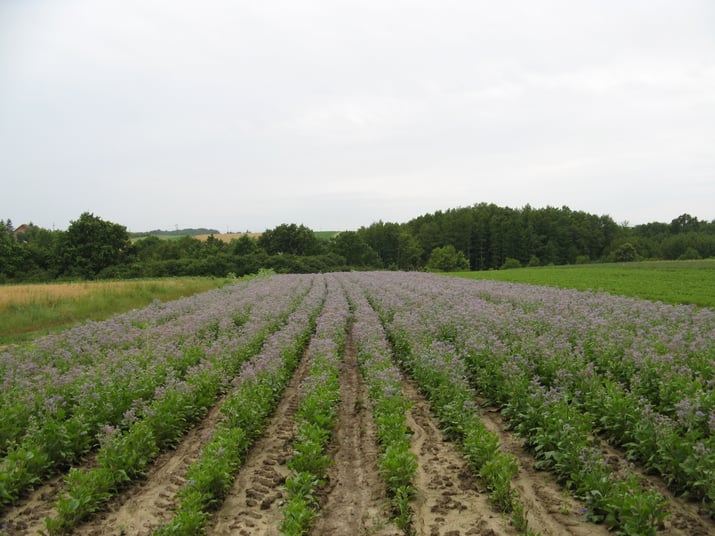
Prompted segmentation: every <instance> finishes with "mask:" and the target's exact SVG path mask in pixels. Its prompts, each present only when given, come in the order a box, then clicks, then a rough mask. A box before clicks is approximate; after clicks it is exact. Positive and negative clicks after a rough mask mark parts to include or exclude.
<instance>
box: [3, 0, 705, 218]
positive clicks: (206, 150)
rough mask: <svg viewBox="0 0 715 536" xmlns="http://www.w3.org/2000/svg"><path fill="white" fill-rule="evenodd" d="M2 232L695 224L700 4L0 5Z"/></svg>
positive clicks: (392, 0)
mask: <svg viewBox="0 0 715 536" xmlns="http://www.w3.org/2000/svg"><path fill="white" fill-rule="evenodd" d="M0 183H1V186H0V219H7V218H10V219H12V221H13V223H14V224H15V225H19V224H20V223H25V222H29V221H32V222H34V223H35V224H37V225H40V226H42V227H46V228H52V227H53V226H54V227H55V228H57V229H65V228H66V227H67V225H68V224H69V222H70V221H72V220H76V219H77V218H78V217H79V216H80V214H81V213H82V212H85V211H87V212H92V213H94V214H95V215H97V216H99V217H101V218H103V219H106V220H110V221H112V222H115V223H121V224H122V225H126V226H127V228H128V229H129V230H130V231H146V230H150V229H156V228H160V229H173V228H174V227H175V226H178V227H179V228H182V227H212V228H216V229H218V230H220V231H222V232H224V231H226V230H231V231H246V230H251V231H262V230H265V229H266V228H272V227H275V226H276V225H278V224H280V223H299V224H300V223H302V224H305V225H307V226H309V227H311V228H313V229H315V230H344V229H357V228H358V227H360V226H363V225H365V226H367V225H370V224H371V223H373V222H375V221H377V220H379V219H381V220H383V221H395V222H404V221H408V220H409V219H411V218H413V217H416V216H419V215H421V214H425V213H428V212H434V211H436V210H441V209H447V208H454V207H459V206H469V205H473V204H475V203H480V202H487V203H495V204H497V205H500V206H510V207H514V208H519V207H522V206H524V205H525V204H527V203H528V204H530V205H531V206H532V207H535V208H540V207H545V206H547V205H550V206H557V207H560V206H563V205H566V206H568V207H570V208H571V209H573V210H583V211H586V212H590V213H595V214H599V215H601V214H607V215H610V216H611V217H612V218H613V219H614V220H616V221H617V222H619V223H621V222H624V221H628V222H630V224H631V225H634V224H638V223H646V222H650V221H662V222H669V221H670V220H672V219H673V218H675V217H677V216H678V215H680V214H682V213H685V212H688V213H690V214H691V215H694V216H696V217H698V218H699V219H701V220H708V221H710V220H713V219H715V2H713V1H712V0H701V1H697V0H671V1H659V0H642V1H633V0H611V1H609V0H593V1H579V0H562V1H559V0H549V1H543V0H539V1H536V0H523V1H516V0H514V1H505V0H499V1H494V0H489V1H487V0H439V1H437V0H434V1H418V0H410V1H408V0H355V1H352V0H322V1H318V0H313V1H301V0H279V1H276V0H207V1H204V2H195V1H194V2H189V1H186V0H166V1H158V0H154V1H152V0H0Z"/></svg>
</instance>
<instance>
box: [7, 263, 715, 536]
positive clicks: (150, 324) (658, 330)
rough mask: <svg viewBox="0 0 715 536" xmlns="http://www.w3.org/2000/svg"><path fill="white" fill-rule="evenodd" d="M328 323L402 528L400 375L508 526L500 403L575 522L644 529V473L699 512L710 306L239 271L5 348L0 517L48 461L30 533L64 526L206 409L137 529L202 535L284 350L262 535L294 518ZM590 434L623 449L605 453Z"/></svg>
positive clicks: (303, 487) (311, 513)
mask: <svg viewBox="0 0 715 536" xmlns="http://www.w3.org/2000/svg"><path fill="white" fill-rule="evenodd" d="M348 333H350V336H352V338H353V341H354V344H355V347H356V348H357V352H358V361H359V364H360V369H361V373H362V374H363V378H364V382H365V385H366V387H367V391H368V395H369V399H370V404H371V410H372V415H373V419H374V422H375V426H376V429H377V436H378V443H379V451H380V455H379V457H378V470H379V473H380V475H381V477H382V478H383V480H384V482H385V488H386V490H387V493H388V495H389V497H390V500H391V505H392V515H393V517H394V519H395V521H396V523H397V525H398V526H399V527H400V528H402V529H403V530H404V531H405V533H407V534H409V533H410V532H411V530H412V528H411V527H412V516H413V511H412V507H411V501H412V500H413V499H414V497H415V494H416V493H417V492H418V490H415V489H414V486H413V480H414V475H415V470H416V464H417V461H416V457H415V454H414V453H413V452H412V450H411V449H410V430H409V428H408V426H407V424H406V411H408V409H409V403H408V402H407V400H406V399H405V397H404V396H403V393H402V385H403V382H404V378H403V376H404V375H407V376H409V377H410V378H411V379H412V380H413V381H414V382H415V384H416V385H417V386H418V387H419V389H420V390H421V392H422V393H423V394H424V396H425V397H426V398H427V399H428V400H429V403H430V405H431V407H432V411H433V413H434V415H435V416H436V418H437V419H438V420H439V422H440V425H441V427H442V429H443V431H444V434H445V437H446V438H447V439H448V440H450V441H453V442H454V443H455V445H457V447H458V448H459V450H460V451H461V453H462V455H463V456H464V458H465V459H466V460H467V461H468V463H469V465H470V467H471V468H472V470H473V472H474V474H475V475H477V476H478V477H479V478H480V482H481V483H482V484H481V485H482V486H483V487H484V488H486V489H487V490H488V491H489V494H490V499H491V502H492V504H493V507H494V509H495V510H497V511H500V512H503V513H505V514H507V515H509V517H510V519H511V523H512V525H513V526H514V527H515V528H516V529H517V530H518V531H520V532H521V533H525V534H526V533H529V528H528V512H527V511H526V510H525V508H524V505H523V503H522V501H521V498H520V496H519V492H518V491H517V490H516V489H515V487H514V485H513V483H512V482H513V477H514V475H515V474H516V472H517V471H518V467H519V466H518V462H517V460H516V458H514V457H513V456H512V455H510V454H507V453H505V452H504V451H503V449H502V448H501V446H500V444H499V440H498V438H497V436H496V435H495V434H494V433H492V432H490V431H489V430H487V428H486V427H485V426H484V424H483V423H482V421H481V419H480V412H481V407H480V406H481V405H483V404H489V405H492V406H496V407H498V408H500V409H501V411H502V412H503V414H504V415H505V416H506V417H507V418H508V422H509V426H510V428H511V429H512V430H513V431H514V432H516V433H517V434H519V435H520V436H521V437H523V439H524V444H525V446H526V447H527V448H528V449H529V450H530V451H531V452H532V453H533V455H534V458H535V459H536V464H537V466H538V467H539V468H541V469H545V470H548V471H551V472H552V473H553V474H554V475H556V477H557V478H558V480H559V481H560V482H561V483H562V485H563V486H564V487H565V488H566V489H567V490H569V491H570V492H571V493H572V494H573V495H574V496H575V497H576V498H578V499H580V500H582V501H583V504H584V505H585V509H586V516H587V517H588V518H589V519H590V520H591V521H594V522H601V523H605V524H606V525H607V526H609V527H612V528H613V529H615V530H616V531H618V532H620V533H624V534H652V533H655V531H656V529H657V528H658V527H659V526H661V525H662V522H663V520H664V519H665V517H666V516H667V513H668V512H667V504H666V500H665V499H664V497H663V496H662V495H661V494H660V493H658V492H657V491H656V490H654V489H653V488H652V486H649V485H647V484H646V482H644V479H643V477H642V476H641V475H642V473H643V472H649V473H654V474H657V475H659V476H660V477H662V479H663V480H664V481H665V482H666V483H667V485H668V486H669V487H670V488H671V490H672V491H673V492H674V493H676V494H682V495H685V496H687V497H688V498H690V499H693V500H697V501H699V502H701V503H702V504H703V505H704V507H705V508H706V509H707V511H708V512H709V514H710V515H711V516H712V517H715V445H714V444H713V443H714V442H715V434H713V433H712V431H713V430H715V395H714V394H713V385H714V384H713V382H714V381H715V379H714V374H713V373H714V370H713V368H714V367H715V313H713V311H712V310H709V309H696V308H693V307H673V306H666V305H663V304H659V303H652V302H646V301H642V300H634V299H627V298H619V297H614V296H609V295H606V294H593V293H584V292H576V291H566V290H559V289H553V288H545V287H543V288H542V287H533V286H525V285H513V284H507V283H497V282H489V281H468V280H460V279H451V278H442V277H439V276H434V275H429V274H420V273H409V274H406V273H388V272H375V273H350V274H329V275H285V276H273V277H267V278H259V279H254V280H251V281H247V282H240V283H238V284H236V285H233V286H231V287H226V288H223V289H218V290H214V291H210V292H207V293H204V294H201V295H197V296H194V297H191V298H186V299H182V300H178V301H176V302H170V303H166V304H162V303H159V302H157V303H155V304H153V305H152V306H150V307H148V308H146V309H143V310H140V311H133V312H130V313H127V314H124V315H119V316H117V317H115V318H113V319H110V320H108V321H105V322H98V323H87V324H83V325H82V326H79V327H77V328H74V329H71V330H68V331H66V332H63V333H60V334H56V335H50V336H47V337H44V338H42V339H40V340H38V341H36V343H35V344H33V345H30V346H23V347H13V348H10V349H6V350H4V351H3V353H2V354H1V355H0V415H2V419H0V454H1V455H2V462H1V463H0V515H1V512H2V511H7V510H8V509H9V508H11V507H12V505H13V504H15V503H17V502H18V501H19V500H21V499H22V498H23V497H26V496H27V494H28V493H29V492H30V490H32V489H33V488H35V487H37V486H39V485H41V484H42V483H43V482H45V481H47V480H48V479H49V478H51V477H53V476H54V475H58V474H64V477H63V485H62V490H61V491H60V493H59V495H58V497H57V499H56V501H55V504H54V512H55V513H54V515H53V516H51V517H50V518H48V519H47V521H46V530H47V531H48V532H49V533H50V534H62V533H68V532H71V531H72V530H73V528H74V527H76V526H77V525H78V524H79V523H81V522H82V521H83V520H84V519H86V518H87V517H88V516H90V515H91V514H92V513H94V512H96V511H98V510H101V509H103V508H105V507H106V505H107V503H108V502H109V501H110V499H111V498H112V497H114V496H116V495H117V494H118V493H120V492H121V491H122V490H123V489H125V488H127V487H128V486H129V485H131V483H132V482H134V481H135V480H137V479H138V478H140V477H142V476H143V475H145V474H146V472H147V469H148V467H149V466H150V465H151V463H152V462H153V461H154V460H155V459H156V458H157V457H158V455H159V454H160V453H161V452H164V451H167V450H169V449H172V448H174V447H175V446H176V445H177V444H178V443H179V442H181V440H182V437H183V436H184V435H185V434H186V432H187V431H188V430H189V429H190V428H191V427H192V426H194V425H195V424H196V423H197V422H198V420H199V419H201V418H202V417H203V416H204V415H205V414H206V413H207V411H208V410H209V409H210V408H211V407H213V406H215V405H216V404H217V403H220V404H221V418H220V420H219V423H218V425H217V426H216V428H215V429H214V430H213V432H212V433H211V436H210V438H208V440H207V442H206V444H205V445H204V447H203V450H202V453H201V455H200V456H199V458H198V459H197V460H196V461H195V462H194V463H193V464H192V465H191V466H190V467H189V468H188V470H187V474H186V475H185V480H186V483H185V485H184V486H183V487H182V489H181V490H180V491H179V494H178V497H177V505H178V506H177V509H176V511H175V512H174V516H173V518H172V519H171V520H170V521H169V522H167V523H166V524H165V525H164V526H161V527H157V528H156V531H155V533H156V534H162V535H163V534H199V533H201V532H202V531H203V530H205V527H206V525H207V523H208V522H209V519H210V516H211V512H212V511H213V510H215V509H216V508H217V507H218V506H219V505H220V504H221V502H222V501H223V498H224V497H225V495H226V494H227V493H228V491H229V490H230V488H231V485H232V482H233V479H234V477H235V475H236V474H237V472H238V471H240V469H241V465H242V463H243V462H244V461H245V457H246V456H247V454H248V452H249V450H250V447H251V445H253V444H254V442H255V441H256V439H257V438H258V437H260V435H261V433H262V432H263V430H264V429H265V428H266V425H267V422H268V420H269V419H270V417H271V414H272V412H273V410H274V409H275V407H276V405H277V403H278V402H279V400H280V398H281V396H282V393H283V390H284V388H285V387H286V385H287V384H288V382H289V380H290V378H291V376H292V375H293V374H294V371H295V370H296V368H297V366H298V364H299V362H300V361H301V359H302V358H305V359H307V360H309V366H308V368H307V376H306V378H305V379H304V380H303V381H302V383H301V390H302V395H301V403H300V407H299V409H298V411H297V414H296V430H297V433H296V436H295V439H294V445H293V451H294V455H293V456H292V457H291V458H290V459H289V460H288V462H287V463H288V467H289V468H290V470H291V476H290V477H289V478H288V479H287V480H286V483H285V488H286V500H285V504H284V507H283V508H284V513H283V523H282V525H281V527H280V530H281V531H282V532H283V533H285V534H305V533H307V531H308V530H309V528H310V526H311V525H312V523H313V521H314V519H315V516H316V515H318V513H319V507H320V504H319V501H318V499H317V497H318V489H319V488H320V487H321V486H323V485H324V484H325V479H326V471H327V468H328V467H329V465H330V463H331V460H330V458H329V456H328V455H327V452H328V445H329V443H330V440H331V433H332V430H333V429H334V427H335V422H336V419H337V406H338V404H339V403H340V400H339V398H340V396H339V390H340V363H341V359H342V356H343V353H344V349H345V345H346V338H347V337H348ZM606 442H608V443H610V444H611V445H610V446H609V448H611V449H618V450H617V452H619V453H621V454H622V456H623V457H624V458H625V459H626V461H627V462H629V463H614V461H613V459H612V456H609V454H608V452H607V450H606V448H605V446H606ZM88 459H91V463H87V460H88ZM630 462H634V463H636V464H637V465H636V466H633V465H632V464H631V463H630ZM0 519H1V518H0Z"/></svg>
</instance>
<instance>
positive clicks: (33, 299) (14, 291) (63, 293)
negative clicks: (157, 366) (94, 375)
mask: <svg viewBox="0 0 715 536" xmlns="http://www.w3.org/2000/svg"><path fill="white" fill-rule="evenodd" d="M226 283H227V280H225V279H216V278H210V277H177V278H166V279H139V280H131V281H93V282H80V283H47V284H36V285H0V347H1V346H2V345H6V344H11V343H18V342H23V341H27V340H29V339H32V338H34V337H36V336H38V335H42V334H44V333H48V332H49V331H52V330H57V329H63V328H67V327H69V326H71V325H73V324H76V323H77V322H81V321H83V320H102V319H105V318H108V317H110V316H112V315H115V314H118V313H121V312H124V311H128V310H130V309H138V308H141V307H145V306H147V305H149V304H150V303H151V302H152V301H154V300H161V301H169V300H175V299H177V298H181V297H182V296H190V295H192V294H196V293H198V292H204V291H207V290H210V289H213V288H217V287H220V286H223V285H225V284H226Z"/></svg>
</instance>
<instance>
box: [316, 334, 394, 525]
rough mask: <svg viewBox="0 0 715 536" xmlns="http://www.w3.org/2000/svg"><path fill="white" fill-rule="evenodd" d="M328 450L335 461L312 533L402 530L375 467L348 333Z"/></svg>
mask: <svg viewBox="0 0 715 536" xmlns="http://www.w3.org/2000/svg"><path fill="white" fill-rule="evenodd" d="M329 454H330V455H331V457H332V459H333V460H334V461H335V464H334V465H333V466H332V467H331V468H330V471H329V472H328V484H327V486H326V487H325V489H324V490H323V492H322V494H321V495H322V497H321V513H320V517H319V518H318V520H317V522H316V524H315V526H314V527H313V531H312V534H313V535H316V536H317V535H322V534H330V535H336V536H354V535H358V534H371V535H374V536H393V535H400V534H402V531H400V530H399V529H398V528H397V527H396V526H395V525H394V523H392V522H391V521H390V520H389V514H388V510H389V503H388V499H387V495H386V493H385V486H384V484H383V482H382V480H381V479H380V476H379V474H378V471H377V456H378V447H377V432H376V431H375V425H374V423H373V420H372V411H371V409H370V402H369V399H368V396H367V390H366V388H365V385H364V383H363V380H362V376H361V374H360V368H359V365H358V360H357V351H356V348H355V344H354V342H353V340H352V337H349V338H348V341H347V344H346V348H345V356H344V358H343V365H342V371H341V384H340V407H339V410H338V426H337V428H336V430H335V433H334V436H333V442H332V445H331V447H330V449H329Z"/></svg>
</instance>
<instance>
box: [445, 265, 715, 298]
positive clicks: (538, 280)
mask: <svg viewBox="0 0 715 536" xmlns="http://www.w3.org/2000/svg"><path fill="white" fill-rule="evenodd" d="M449 275H456V276H458V277H467V278H470V279H493V280H496V281H512V282H514V283H529V284H533V285H550V286H556V287H563V288H575V289H578V290H596V291H597V290H603V291H605V292H610V293H612V294H620V295H623V296H631V297H638V298H643V299H646V300H654V301H662V302H664V303H673V304H676V303H684V304H687V303H689V304H694V305H700V306H703V307H715V259H707V260H700V261H648V262H629V263H608V264H588V265H568V266H543V267H538V268H519V269H513V270H498V271H494V270H491V271H481V272H455V273H452V274H449Z"/></svg>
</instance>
